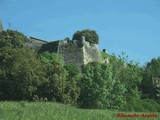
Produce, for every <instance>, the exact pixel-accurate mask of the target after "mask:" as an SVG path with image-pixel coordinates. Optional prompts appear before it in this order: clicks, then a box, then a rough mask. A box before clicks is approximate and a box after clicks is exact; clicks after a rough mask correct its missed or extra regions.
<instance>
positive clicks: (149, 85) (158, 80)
mask: <svg viewBox="0 0 160 120" xmlns="http://www.w3.org/2000/svg"><path fill="white" fill-rule="evenodd" d="M144 69H145V70H144V74H143V80H142V84H141V90H142V93H143V98H150V99H156V100H160V57H159V58H154V59H152V60H151V62H149V63H148V64H147V66H145V67H144Z"/></svg>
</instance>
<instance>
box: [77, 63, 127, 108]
mask: <svg viewBox="0 0 160 120" xmlns="http://www.w3.org/2000/svg"><path fill="white" fill-rule="evenodd" d="M82 73H83V77H82V79H81V81H80V83H79V85H80V88H81V94H80V98H79V104H80V106H81V107H85V108H114V107H116V106H119V105H120V104H121V100H118V99H122V97H121V95H122V93H120V94H119V93H118V95H120V98H118V96H117V95H116V94H117V93H116V92H117V91H115V89H114V88H115V87H114V85H115V86H116V87H117V90H120V89H121V87H122V89H123V86H121V85H119V84H117V82H116V81H115V80H114V79H113V76H112V68H111V65H110V64H99V63H96V62H93V63H89V64H87V65H84V66H83V67H82ZM118 85H119V87H118ZM122 89H121V90H122ZM118 92H123V93H124V90H122V91H118ZM112 94H114V95H112ZM115 102H117V103H115ZM118 102H120V104H119V103H118Z"/></svg>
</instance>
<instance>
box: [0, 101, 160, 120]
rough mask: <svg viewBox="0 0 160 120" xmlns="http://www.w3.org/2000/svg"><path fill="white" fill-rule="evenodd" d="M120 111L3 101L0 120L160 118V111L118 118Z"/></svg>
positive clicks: (156, 119) (155, 119)
mask: <svg viewBox="0 0 160 120" xmlns="http://www.w3.org/2000/svg"><path fill="white" fill-rule="evenodd" d="M118 113H119V112H116V111H111V110H98V109H92V110H88V109H78V108H75V107H72V106H70V105H63V104H58V103H51V102H46V103H45V102H43V103H42V102H31V103H29V102H1V103H0V120H122V119H125V120H132V119H134V120H145V119H146V118H145V117H141V115H142V114H155V115H157V117H151V118H148V119H149V120H153V119H154V120H160V113H144V112H142V113H139V112H136V113H135V112H134V113H131V112H130V113H129V112H128V113H124V114H130V115H133V114H138V115H139V117H135V118H131V117H129V118H118V117H117V114H118Z"/></svg>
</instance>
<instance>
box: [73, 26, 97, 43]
mask: <svg viewBox="0 0 160 120" xmlns="http://www.w3.org/2000/svg"><path fill="white" fill-rule="evenodd" d="M82 36H84V37H85V40H86V41H88V42H89V43H93V44H98V43H99V36H98V34H97V33H96V31H95V30H89V29H85V30H82V31H77V32H76V33H74V35H73V38H72V40H78V41H79V40H81V39H82Z"/></svg>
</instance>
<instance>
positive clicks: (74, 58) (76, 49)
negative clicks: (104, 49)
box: [30, 36, 100, 68]
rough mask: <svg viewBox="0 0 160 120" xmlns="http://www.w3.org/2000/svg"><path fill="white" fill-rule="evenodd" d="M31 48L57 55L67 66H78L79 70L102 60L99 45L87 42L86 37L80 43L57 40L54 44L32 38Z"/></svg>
mask: <svg viewBox="0 0 160 120" xmlns="http://www.w3.org/2000/svg"><path fill="white" fill-rule="evenodd" d="M30 47H32V49H34V51H38V52H39V53H42V52H44V51H48V52H54V53H57V54H59V55H60V56H62V57H63V58H64V62H65V64H76V65H77V66H78V68H80V67H81V65H83V64H87V63H89V62H93V61H99V60H100V52H99V49H98V45H97V44H92V43H89V42H87V41H85V37H84V36H82V39H81V40H79V41H77V40H72V41H69V40H57V41H53V42H47V41H44V40H40V39H37V38H33V37H31V38H30Z"/></svg>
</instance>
